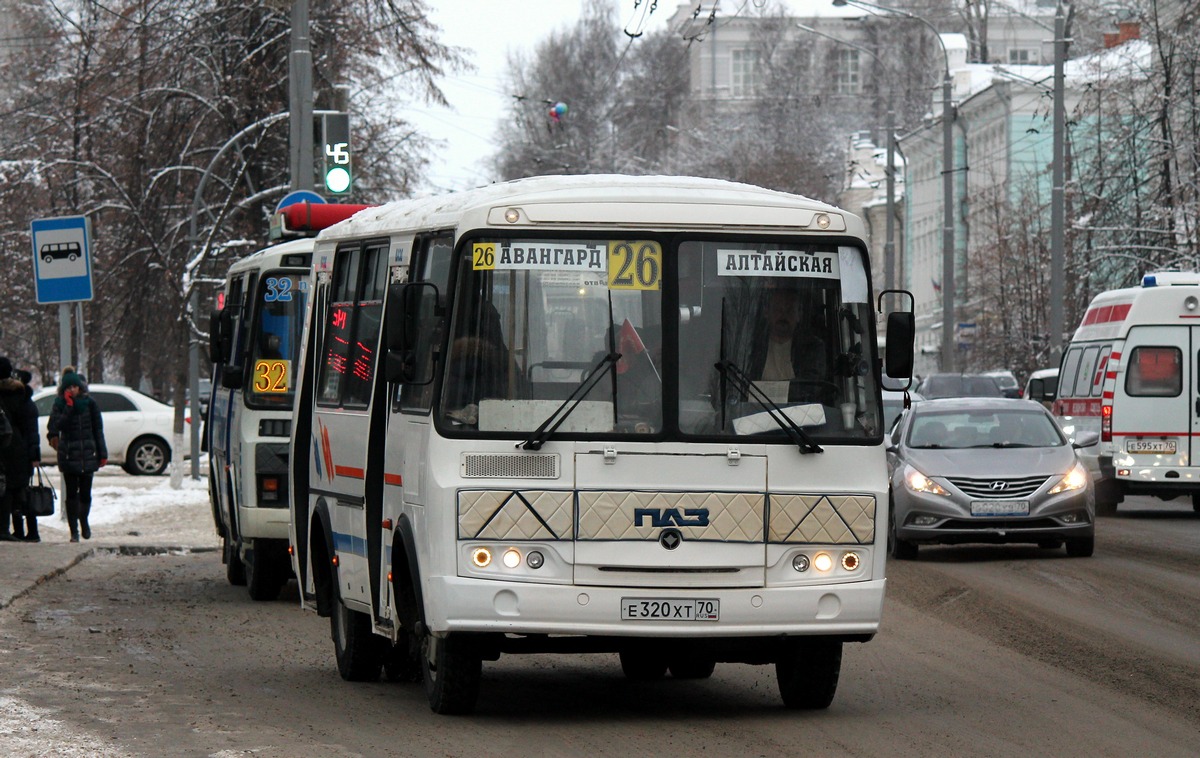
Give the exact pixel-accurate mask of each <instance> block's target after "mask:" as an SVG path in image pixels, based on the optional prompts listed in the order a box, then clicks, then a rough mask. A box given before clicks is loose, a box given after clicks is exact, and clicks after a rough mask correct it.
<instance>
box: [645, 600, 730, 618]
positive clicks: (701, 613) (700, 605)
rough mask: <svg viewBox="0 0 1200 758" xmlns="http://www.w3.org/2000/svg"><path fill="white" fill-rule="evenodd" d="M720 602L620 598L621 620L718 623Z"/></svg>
mask: <svg viewBox="0 0 1200 758" xmlns="http://www.w3.org/2000/svg"><path fill="white" fill-rule="evenodd" d="M720 615H721V601H720V600H700V599H695V600H676V599H660V598H648V597H623V598H621V620H622V621H629V620H637V619H654V620H658V621H718V620H719V617H720Z"/></svg>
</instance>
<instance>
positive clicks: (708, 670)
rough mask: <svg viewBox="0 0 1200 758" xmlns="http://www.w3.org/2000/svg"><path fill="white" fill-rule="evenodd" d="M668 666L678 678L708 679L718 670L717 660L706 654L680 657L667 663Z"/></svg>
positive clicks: (672, 674)
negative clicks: (694, 656) (705, 655)
mask: <svg viewBox="0 0 1200 758" xmlns="http://www.w3.org/2000/svg"><path fill="white" fill-rule="evenodd" d="M667 668H668V669H670V670H671V676H673V677H674V678H676V679H707V678H709V677H710V676H712V675H713V671H715V670H716V668H717V662H716V661H715V660H713V659H712V658H707V657H704V656H700V657H696V658H679V659H676V660H673V661H671V662H670V663H669V664H667Z"/></svg>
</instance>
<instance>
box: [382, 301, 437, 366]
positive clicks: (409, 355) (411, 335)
mask: <svg viewBox="0 0 1200 758" xmlns="http://www.w3.org/2000/svg"><path fill="white" fill-rule="evenodd" d="M437 302H438V289H437V286H436V285H434V284H432V283H430V282H408V283H403V284H393V285H391V286H390V287H389V288H388V304H387V311H386V313H385V335H384V337H385V339H386V343H387V349H388V350H387V358H386V364H385V372H386V374H387V380H388V381H389V382H393V383H397V384H428V383H429V382H431V381H433V362H432V361H431V360H428V359H427V358H428V355H429V353H430V352H431V350H432V348H433V346H432V345H431V344H430V333H431V332H432V330H433V327H434V325H435V324H434V322H435V320H436V317H437V316H436V312H437ZM423 356H425V358H426V359H425V360H423V359H422V357H423Z"/></svg>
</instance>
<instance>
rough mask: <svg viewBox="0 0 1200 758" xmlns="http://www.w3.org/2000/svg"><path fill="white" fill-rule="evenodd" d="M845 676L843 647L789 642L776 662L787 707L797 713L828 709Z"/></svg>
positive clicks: (834, 643)
mask: <svg viewBox="0 0 1200 758" xmlns="http://www.w3.org/2000/svg"><path fill="white" fill-rule="evenodd" d="M841 672H842V643H841V642H840V641H837V640H821V639H817V640H789V641H788V642H786V643H785V648H784V651H783V652H782V653H781V654H780V657H779V660H777V661H776V662H775V677H776V679H777V680H778V682H779V695H780V696H781V697H782V698H783V704H784V705H785V706H787V707H788V708H791V709H793V710H820V709H823V708H828V707H829V704H830V703H832V702H833V696H834V694H835V693H836V692H837V685H838V677H839V676H841Z"/></svg>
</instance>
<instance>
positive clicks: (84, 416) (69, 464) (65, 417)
mask: <svg viewBox="0 0 1200 758" xmlns="http://www.w3.org/2000/svg"><path fill="white" fill-rule="evenodd" d="M46 436H47V437H48V438H49V439H50V445H51V446H52V447H53V448H54V449H55V450H57V451H58V470H59V472H61V473H62V477H63V487H64V488H65V490H66V491H65V492H64V493H63V502H64V503H65V504H66V509H67V525H68V526H70V528H71V542H78V541H79V536H80V534H82V535H83V538H84V539H85V540H86V539H91V536H92V529H91V527H90V526H89V525H88V513H89V512H90V511H91V510H92V476H93V475H94V474H95V473H96V471H97V470H99V468H100V467H101V466H104V465H106V464H107V463H108V448H107V447H105V444H104V422H103V420H102V419H101V417H100V408H99V407H98V406H97V405H96V401H95V400H93V399H92V398H91V397H90V396H89V395H88V394H87V387H86V385H85V384H84V381H83V377H81V376H80V375H79V374H77V373H75V372H74V371H71V370H66V371H63V375H62V379H61V380H59V383H58V397H56V398H54V407H53V408H52V409H51V411H50V423H49V424H48V425H47V427H46Z"/></svg>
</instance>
